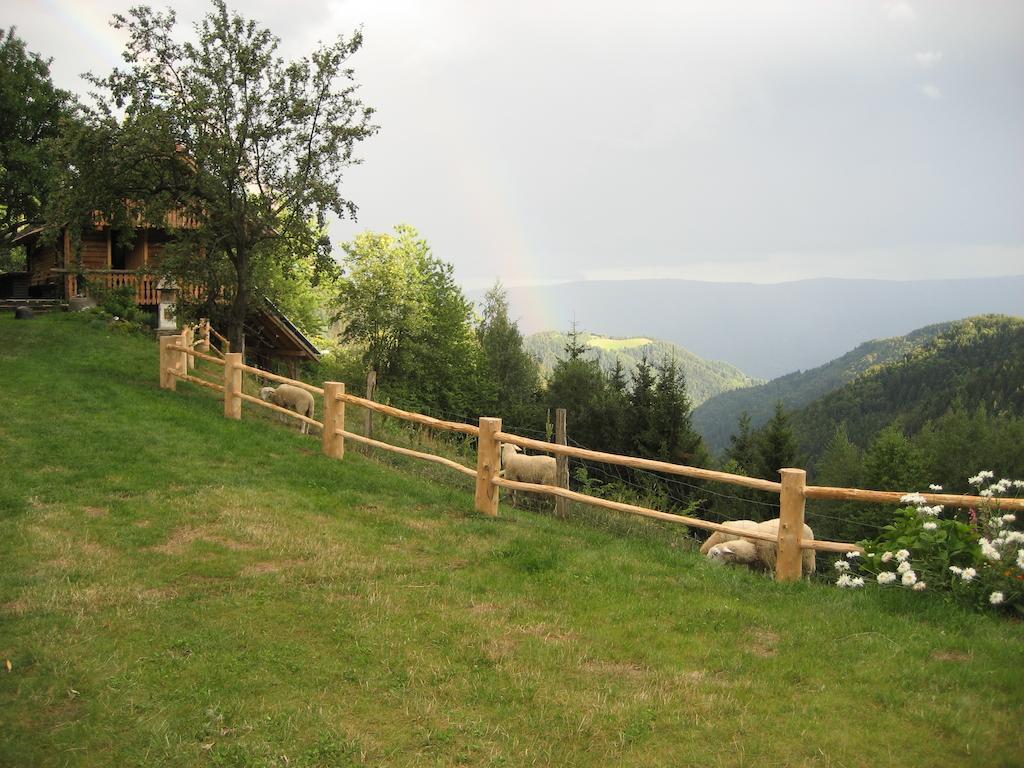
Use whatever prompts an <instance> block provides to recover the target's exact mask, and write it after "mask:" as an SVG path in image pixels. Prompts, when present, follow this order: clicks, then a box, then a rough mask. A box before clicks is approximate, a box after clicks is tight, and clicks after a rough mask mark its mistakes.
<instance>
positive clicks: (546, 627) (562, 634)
mask: <svg viewBox="0 0 1024 768" xmlns="http://www.w3.org/2000/svg"><path fill="white" fill-rule="evenodd" d="M512 629H513V630H514V631H516V632H518V633H520V634H523V635H529V636H530V637H539V638H540V639H541V640H543V641H544V642H545V643H566V642H569V641H570V640H575V639H576V638H577V635H576V633H575V632H568V631H565V630H561V629H558V628H557V627H552V626H551V625H550V624H544V623H543V622H541V623H540V624H528V625H526V624H524V625H519V626H515V627H513V628H512Z"/></svg>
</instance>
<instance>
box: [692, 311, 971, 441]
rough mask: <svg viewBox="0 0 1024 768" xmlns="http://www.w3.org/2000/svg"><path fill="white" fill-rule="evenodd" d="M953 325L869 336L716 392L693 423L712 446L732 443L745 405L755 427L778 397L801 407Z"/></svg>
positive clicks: (789, 406) (787, 404)
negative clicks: (814, 360)
mask: <svg viewBox="0 0 1024 768" xmlns="http://www.w3.org/2000/svg"><path fill="white" fill-rule="evenodd" d="M953 325H955V323H941V324H938V325H929V326H926V327H925V328H920V329H918V330H916V331H913V332H912V333H909V334H907V335H906V336H897V337H895V338H891V339H876V340H874V341H866V342H864V343H863V344H860V345H859V346H857V347H856V348H854V349H852V350H851V351H849V352H847V353H846V354H845V355H843V356H842V357H837V358H836V359H835V360H832V361H831V362H828V363H826V364H825V365H821V366H818V367H817V368H812V369H810V370H807V371H797V372H796V373H790V374H786V375H785V376H780V377H779V378H777V379H772V380H771V381H769V382H767V383H764V384H759V385H756V386H752V387H746V388H744V389H734V390H732V391H729V392H723V393H722V394H719V395H715V396H714V397H712V398H710V399H708V400H707V401H705V402H704V403H703V404H701V405H700V406H699V407H697V408H695V409H694V412H693V426H694V428H695V429H696V430H697V431H698V432H700V434H701V435H703V437H704V440H705V442H706V443H707V445H708V447H709V448H710V449H711V450H712V452H714V453H716V454H718V453H721V452H722V451H723V450H724V449H725V448H726V447H728V445H729V436H730V435H732V434H733V433H734V432H735V431H736V424H737V421H738V420H739V417H740V414H741V413H743V412H744V411H746V412H747V413H748V414H749V415H750V423H751V426H752V427H754V428H755V429H756V428H757V427H760V426H761V425H762V424H764V423H765V422H766V421H768V419H770V418H771V416H772V412H773V410H774V408H775V403H776V402H778V401H780V400H781V401H782V404H783V406H784V407H785V409H786V410H787V411H793V410H797V409H799V408H803V407H804V406H807V405H809V404H810V403H811V402H813V401H814V400H817V399H818V398H820V397H823V396H824V395H827V394H828V393H829V392H832V391H834V390H837V389H839V388H840V387H842V386H843V385H845V384H848V383H850V382H851V381H853V380H854V379H856V378H857V377H858V376H860V375H861V374H864V373H866V372H868V371H870V370H873V369H877V368H878V367H879V366H882V365H885V364H887V363H892V362H896V361H899V360H902V359H903V358H904V357H906V356H907V355H909V354H911V353H912V352H914V351H915V350H918V349H920V348H921V347H923V346H925V345H926V344H927V343H929V342H930V341H932V340H934V339H935V337H936V336H938V335H939V334H940V333H942V332H944V331H947V330H949V329H950V328H951V327H952V326H953Z"/></svg>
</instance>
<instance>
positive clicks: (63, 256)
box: [15, 213, 187, 309]
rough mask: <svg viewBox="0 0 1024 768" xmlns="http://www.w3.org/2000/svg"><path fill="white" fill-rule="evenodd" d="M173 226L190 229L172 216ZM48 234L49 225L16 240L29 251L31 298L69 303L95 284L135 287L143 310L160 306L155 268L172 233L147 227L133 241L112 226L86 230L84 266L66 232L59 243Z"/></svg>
mask: <svg viewBox="0 0 1024 768" xmlns="http://www.w3.org/2000/svg"><path fill="white" fill-rule="evenodd" d="M168 225H169V227H171V228H174V227H181V226H187V222H185V221H184V220H182V219H181V217H179V216H178V214H174V213H172V214H170V215H169V216H168ZM44 234H46V233H45V230H44V228H43V227H36V228H34V229H29V230H27V231H25V232H23V233H21V234H20V235H18V237H17V238H15V244H17V245H23V246H24V247H25V253H26V262H27V263H26V273H25V276H26V278H27V291H28V296H26V297H25V298H38V299H62V300H64V301H67V300H68V299H70V298H72V297H75V296H88V295H89V292H90V285H98V286H102V287H103V288H105V289H108V290H109V289H113V288H121V287H123V286H126V285H130V286H134V287H135V301H136V303H137V304H138V305H139V306H140V307H144V308H146V309H154V308H155V307H156V305H157V303H158V301H159V299H158V296H157V290H156V287H157V282H158V281H159V276H158V275H157V274H156V273H155V270H156V268H157V267H158V266H159V265H160V257H161V255H162V253H163V249H164V247H165V245H166V243H167V242H168V240H169V239H170V237H171V235H170V234H169V233H168V231H167V230H165V229H161V228H155V227H141V228H139V230H138V231H136V232H135V238H134V240H133V241H132V242H128V239H127V238H123V237H122V236H121V235H120V233H119V232H117V231H115V230H113V229H111V228H110V227H108V226H97V227H96V229H94V230H89V231H86V232H83V233H82V242H81V249H80V254H81V268H79V264H78V259H77V258H76V255H75V252H74V247H73V246H72V243H71V237H70V236H69V234H68V232H67V230H64V231H63V232H61V233H60V235H59V236H58V237H57V238H56V242H53V241H52V240H51V239H48V238H45V237H44ZM80 277H84V278H85V283H84V284H80V282H79V278H80Z"/></svg>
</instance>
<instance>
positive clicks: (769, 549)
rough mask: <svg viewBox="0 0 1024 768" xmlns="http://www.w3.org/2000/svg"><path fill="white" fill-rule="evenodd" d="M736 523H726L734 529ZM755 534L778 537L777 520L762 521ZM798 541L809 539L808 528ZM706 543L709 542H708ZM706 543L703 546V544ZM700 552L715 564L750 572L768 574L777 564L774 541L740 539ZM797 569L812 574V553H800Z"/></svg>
mask: <svg viewBox="0 0 1024 768" xmlns="http://www.w3.org/2000/svg"><path fill="white" fill-rule="evenodd" d="M736 522H744V523H747V522H750V521H749V520H744V521H736ZM736 522H734V523H730V525H735V524H736ZM740 527H741V528H747V527H749V526H740ZM753 530H756V531H757V532H758V533H767V534H769V535H771V536H774V537H776V538H777V537H778V535H779V520H778V518H775V519H774V520H765V521H764V522H763V523H756V524H755V526H754V529H753ZM800 538H801V539H813V538H814V531H812V530H811V528H810V526H808V525H806V524H805V525H804V529H803V534H802V535H801V537H800ZM708 540H709V541H710V538H709V539H708ZM705 543H706V542H705ZM701 552H703V553H704V554H706V555H707V556H708V558H709V559H711V560H714V561H715V562H719V563H742V564H744V565H748V566H750V567H751V568H758V569H764V570H769V571H774V570H775V563H776V562H777V561H778V554H779V553H778V544H777V542H776V541H762V540H760V539H744V538H740V537H736V539H734V540H731V541H725V542H716V543H715V544H713V545H712V546H711V547H709V548H708V549H707V550H705V549H704V548H703V547H702V548H701ZM800 558H801V568H802V571H803V573H804V574H805V575H810V574H812V573H814V569H815V556H814V550H813V549H804V550H801V554H800Z"/></svg>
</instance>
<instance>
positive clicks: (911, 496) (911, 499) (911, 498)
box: [900, 485, 943, 530]
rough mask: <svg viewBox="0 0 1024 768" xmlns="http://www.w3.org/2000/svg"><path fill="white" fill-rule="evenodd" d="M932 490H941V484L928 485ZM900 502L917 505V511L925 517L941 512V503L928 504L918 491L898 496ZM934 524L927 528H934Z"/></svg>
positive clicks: (934, 515)
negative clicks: (931, 505)
mask: <svg viewBox="0 0 1024 768" xmlns="http://www.w3.org/2000/svg"><path fill="white" fill-rule="evenodd" d="M928 487H929V488H931V489H932V490H933V491H941V490H942V486H941V485H930V486H928ZM900 503H901V504H913V505H914V506H915V507H917V513H918V514H919V515H924V516H925V517H938V516H939V515H940V514H941V513H942V509H943V507H942V505H941V504H936V505H935V506H933V507H929V506H928V500H927V499H926V498H925V497H924V496H922V495H921V494H920V493H907V494H904V495H903V496H901V497H900ZM935 527H936V526H932V527H931V528H929V529H928V530H934V529H935Z"/></svg>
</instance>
